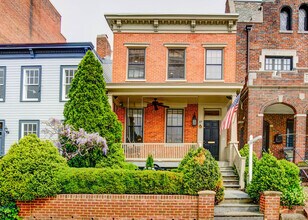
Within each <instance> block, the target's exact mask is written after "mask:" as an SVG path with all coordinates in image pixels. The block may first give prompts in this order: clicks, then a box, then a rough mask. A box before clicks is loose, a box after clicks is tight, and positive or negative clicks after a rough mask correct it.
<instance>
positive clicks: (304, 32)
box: [297, 31, 308, 34]
mask: <svg viewBox="0 0 308 220" xmlns="http://www.w3.org/2000/svg"><path fill="white" fill-rule="evenodd" d="M297 33H298V34H308V31H298V32H297Z"/></svg>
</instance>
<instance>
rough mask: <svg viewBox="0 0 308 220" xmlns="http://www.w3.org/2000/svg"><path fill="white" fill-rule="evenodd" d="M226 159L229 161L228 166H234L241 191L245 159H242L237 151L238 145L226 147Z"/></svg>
mask: <svg viewBox="0 0 308 220" xmlns="http://www.w3.org/2000/svg"><path fill="white" fill-rule="evenodd" d="M227 158H228V159H229V164H230V165H231V166H233V165H234V166H235V168H236V171H237V173H238V176H239V183H240V187H241V189H244V187H245V181H244V172H245V162H246V157H242V156H241V155H240V152H239V151H238V143H231V142H230V143H229V145H228V147H227Z"/></svg>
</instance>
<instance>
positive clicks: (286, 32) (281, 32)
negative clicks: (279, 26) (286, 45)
mask: <svg viewBox="0 0 308 220" xmlns="http://www.w3.org/2000/svg"><path fill="white" fill-rule="evenodd" d="M279 33H280V34H293V31H292V30H291V31H279Z"/></svg>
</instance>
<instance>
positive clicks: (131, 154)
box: [122, 143, 198, 161]
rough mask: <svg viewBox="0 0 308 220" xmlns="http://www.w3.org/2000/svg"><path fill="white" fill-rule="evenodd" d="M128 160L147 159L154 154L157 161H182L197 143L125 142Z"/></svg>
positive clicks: (124, 146) (125, 152) (123, 145)
mask: <svg viewBox="0 0 308 220" xmlns="http://www.w3.org/2000/svg"><path fill="white" fill-rule="evenodd" d="M122 147H123V149H124V154H125V157H126V160H127V161H145V160H146V159H147V157H148V155H149V154H152V155H153V157H154V160H155V161H181V160H182V159H183V157H184V156H185V155H186V154H187V152H188V151H189V150H190V149H191V148H197V147H198V144H197V143H124V144H122Z"/></svg>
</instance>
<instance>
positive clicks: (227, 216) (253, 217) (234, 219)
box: [214, 212, 264, 220]
mask: <svg viewBox="0 0 308 220" xmlns="http://www.w3.org/2000/svg"><path fill="white" fill-rule="evenodd" d="M214 219H215V220H263V219H264V215H263V214H261V213H259V212H227V213H223V214H218V215H214Z"/></svg>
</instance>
